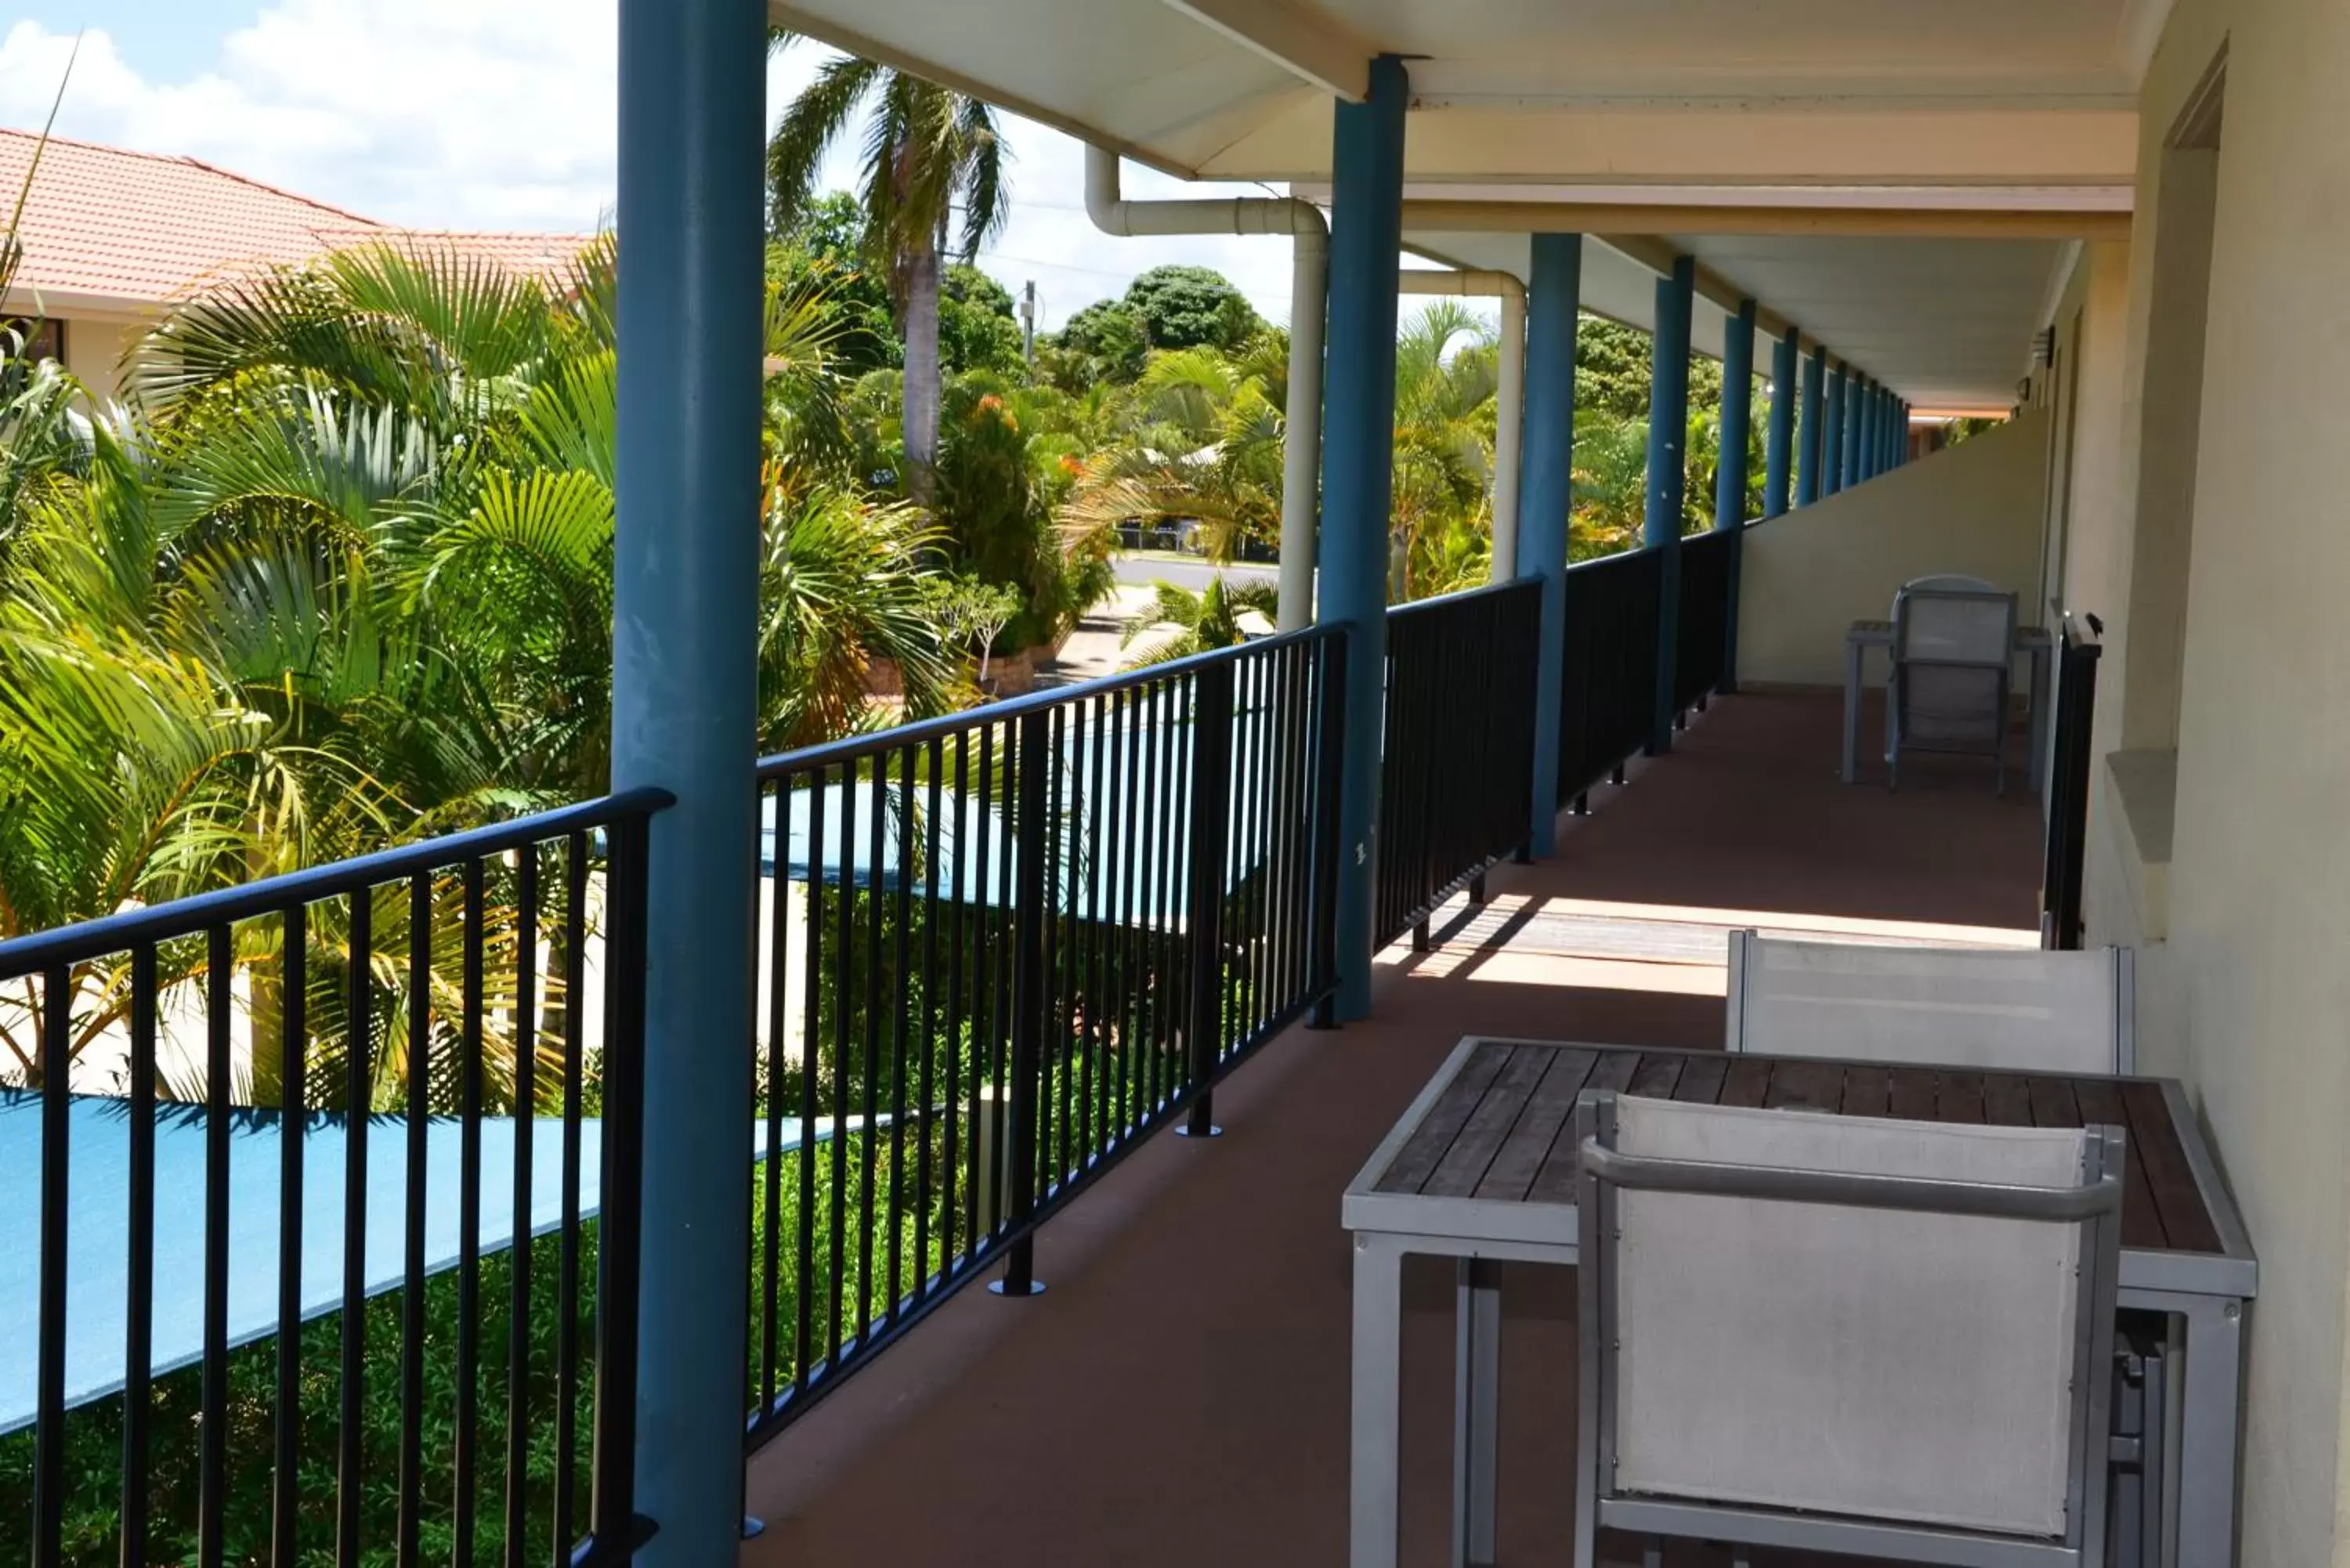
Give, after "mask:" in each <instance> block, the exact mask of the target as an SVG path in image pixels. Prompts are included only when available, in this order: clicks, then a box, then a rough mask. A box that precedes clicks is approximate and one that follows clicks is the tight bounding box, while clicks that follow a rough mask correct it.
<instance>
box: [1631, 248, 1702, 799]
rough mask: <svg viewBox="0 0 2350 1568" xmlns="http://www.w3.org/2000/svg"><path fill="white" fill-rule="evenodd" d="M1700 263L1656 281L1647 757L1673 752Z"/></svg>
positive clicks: (1646, 523) (1646, 537)
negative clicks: (1653, 681) (1651, 688)
mask: <svg viewBox="0 0 2350 1568" xmlns="http://www.w3.org/2000/svg"><path fill="white" fill-rule="evenodd" d="M1696 294H1697V260H1696V258H1695V257H1693V256H1682V257H1681V258H1680V259H1679V260H1678V261H1676V262H1674V263H1673V270H1672V273H1671V275H1669V276H1667V277H1660V278H1659V279H1658V280H1657V331H1656V337H1655V339H1654V350H1655V352H1654V357H1653V358H1652V359H1651V360H1650V365H1649V374H1648V511H1647V514H1646V516H1645V517H1644V519H1643V523H1642V526H1641V529H1640V542H1641V544H1643V545H1646V546H1647V547H1648V548H1649V549H1651V550H1660V551H1662V552H1663V553H1664V557H1663V561H1662V563H1661V565H1662V566H1663V568H1664V569H1663V570H1662V571H1660V572H1659V573H1658V580H1659V587H1658V594H1659V598H1658V602H1657V695H1656V701H1655V704H1654V706H1653V707H1652V708H1651V710H1650V718H1649V723H1648V753H1649V755H1651V756H1661V755H1662V754H1664V753H1667V752H1669V751H1671V750H1672V749H1673V652H1674V649H1676V647H1678V645H1679V628H1680V607H1681V503H1682V502H1683V500H1684V499H1686V498H1687V495H1688V491H1689V356H1690V305H1691V302H1692V301H1693V300H1694V299H1695V297H1696Z"/></svg>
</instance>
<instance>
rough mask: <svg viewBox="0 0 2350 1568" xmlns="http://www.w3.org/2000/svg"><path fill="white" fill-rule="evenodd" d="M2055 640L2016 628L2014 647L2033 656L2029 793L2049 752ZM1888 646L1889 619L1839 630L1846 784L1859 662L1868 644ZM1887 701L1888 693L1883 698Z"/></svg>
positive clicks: (1854, 764) (1852, 775) (1856, 721)
mask: <svg viewBox="0 0 2350 1568" xmlns="http://www.w3.org/2000/svg"><path fill="white" fill-rule="evenodd" d="M2055 646H2056V645H2055V641H2054V639H2052V638H2051V637H2050V636H2049V635H2048V630H2047V628H2045V627H2037V626H2019V627H2017V628H2015V651H2016V652H2018V653H2021V654H2028V655H2030V656H2031V659H2032V675H2031V678H2030V681H2029V688H2030V690H2029V691H2028V692H2027V701H2030V703H2031V705H2032V742H2031V744H2032V754H2031V755H2030V756H2029V757H2028V758H2026V759H2025V765H2024V774H2025V776H2026V777H2027V778H2029V779H2030V780H2031V783H2032V791H2033V794H2038V793H2040V786H2041V784H2043V782H2044V781H2043V777H2042V770H2043V768H2044V767H2045V766H2046V763H2047V753H2048V744H2047V742H2048V730H2047V725H2048V708H2049V687H2048V665H2049V659H2050V656H2051V655H2052V653H2053V652H2054V649H2055ZM1892 647H1893V623H1892V622H1891V621H1889V620H1856V621H1855V622H1853V623H1852V625H1851V626H1849V627H1847V628H1846V629H1845V634H1844V782H1845V783H1846V784H1851V783H1853V782H1854V781H1855V780H1856V779H1858V778H1859V777H1860V688H1861V683H1862V682H1861V677H1862V674H1863V670H1862V665H1863V664H1864V662H1865V661H1866V659H1867V658H1868V650H1869V649H1872V648H1882V649H1887V651H1888V652H1889V651H1890V650H1891V649H1892ZM1889 700H1890V697H1889V694H1888V701H1889ZM1885 745H1886V749H1887V751H1890V750H1891V749H1892V747H1893V715H1892V714H1891V713H1890V712H1889V711H1888V712H1887V714H1886V717H1885Z"/></svg>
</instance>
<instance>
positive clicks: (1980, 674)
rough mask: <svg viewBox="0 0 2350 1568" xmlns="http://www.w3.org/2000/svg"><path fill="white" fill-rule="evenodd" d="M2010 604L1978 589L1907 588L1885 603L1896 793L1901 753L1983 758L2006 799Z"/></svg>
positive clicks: (1890, 764) (2007, 597)
mask: <svg viewBox="0 0 2350 1568" xmlns="http://www.w3.org/2000/svg"><path fill="white" fill-rule="evenodd" d="M2014 653H2015V596H2014V595H2013V594H2003V593H1999V592H1996V591H1989V592H1986V591H1984V590H1982V589H1979V588H1940V587H1934V588H1929V587H1907V588H1904V589H1902V590H1901V594H1900V597H1898V598H1896V599H1895V600H1894V601H1893V684H1892V687H1891V689H1890V690H1889V691H1887V694H1886V703H1887V715H1888V717H1889V718H1890V720H1891V728H1892V735H1891V738H1890V739H1889V741H1888V742H1887V753H1886V759H1885V761H1886V764H1887V769H1888V770H1889V772H1888V778H1889V782H1890V784H1891V787H1893V788H1895V789H1898V788H1900V787H1901V753H1903V752H1904V751H1932V752H1966V753H1975V754H1978V755H1985V756H1989V757H1990V758H1991V762H1992V764H1993V772H1992V788H1993V789H1994V790H1995V791H1996V792H1997V793H1999V794H2006V793H2007V703H2008V684H2009V681H2010V680H2011V679H2012V676H2011V672H2010V665H2011V664H2012V661H2013V659H2014Z"/></svg>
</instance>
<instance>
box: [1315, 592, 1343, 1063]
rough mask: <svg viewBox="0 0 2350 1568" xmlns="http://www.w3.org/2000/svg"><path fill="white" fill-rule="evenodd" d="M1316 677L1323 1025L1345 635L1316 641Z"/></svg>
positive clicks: (1327, 1017) (1318, 1021) (1336, 846)
mask: <svg viewBox="0 0 2350 1568" xmlns="http://www.w3.org/2000/svg"><path fill="white" fill-rule="evenodd" d="M1321 652H1322V657H1321V659H1320V661H1319V662H1320V669H1319V670H1318V671H1317V672H1316V676H1317V678H1316V680H1315V714H1316V717H1317V719H1318V721H1319V722H1318V723H1317V725H1316V728H1315V748H1314V749H1315V788H1314V812H1315V827H1314V919H1313V928H1314V978H1313V982H1312V986H1311V990H1312V991H1313V993H1314V1025H1315V1028H1317V1029H1327V1028H1329V1027H1331V1024H1332V1023H1333V1018H1332V1012H1331V1008H1332V1004H1333V1002H1335V1000H1336V992H1337V988H1338V857H1339V855H1340V853H1341V852H1342V850H1343V843H1342V840H1341V837H1340V834H1339V830H1338V828H1339V825H1338V786H1339V774H1340V770H1341V767H1342V765H1343V763H1345V760H1346V750H1347V709H1346V701H1345V692H1346V689H1347V639H1345V638H1344V637H1335V638H1331V639H1328V640H1326V641H1325V642H1324V643H1323V644H1322V645H1321Z"/></svg>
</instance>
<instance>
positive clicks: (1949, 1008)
mask: <svg viewBox="0 0 2350 1568" xmlns="http://www.w3.org/2000/svg"><path fill="white" fill-rule="evenodd" d="M1723 1012H1724V1014H1725V1016H1726V1017H1727V1018H1728V1020H1729V1025H1730V1028H1729V1040H1728V1044H1729V1047H1730V1049H1731V1050H1732V1051H1753V1052H1759V1053H1761V1054H1765V1055H1772V1056H1817V1057H1826V1058H1828V1059H1830V1060H1833V1061H1846V1062H1907V1063H1925V1064H1935V1065H1939V1066H1947V1067H1964V1068H1971V1069H1973V1070H1975V1071H1978V1072H1981V1071H1985V1070H1988V1071H1991V1072H1998V1073H2014V1072H2026V1073H2033V1072H2037V1073H2094V1074H2103V1075H2108V1076H2110V1075H2115V1074H2126V1073H2133V1072H2136V1071H2137V1039H2136V1036H2137V957H2136V955H2135V954H2134V953H2132V952H2131V951H2130V950H2129V949H2127V948H2095V949H2092V950H2087V951H2059V950H2052V949H2046V948H1926V947H1892V946H1887V945H1882V944H1879V943H1875V942H1818V941H1804V940H1800V939H1796V938H1788V937H1766V936H1764V935H1763V934H1762V933H1761V932H1760V931H1755V930H1742V931H1732V932H1731V933H1730V995H1729V998H1728V1005H1727V1006H1726V1007H1725V1008H1724V1009H1723Z"/></svg>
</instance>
